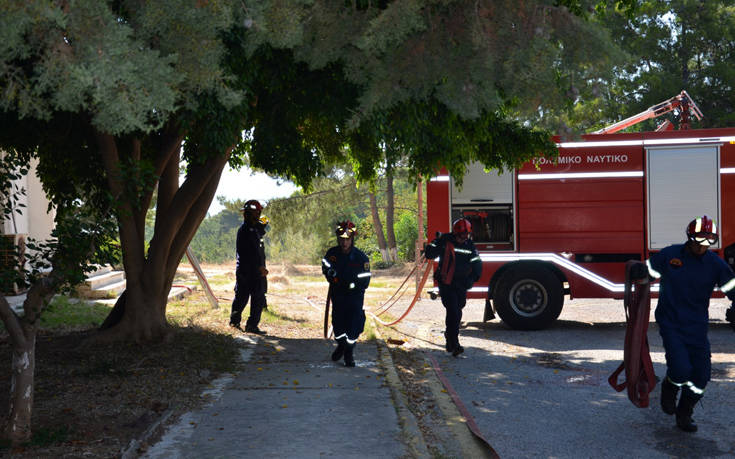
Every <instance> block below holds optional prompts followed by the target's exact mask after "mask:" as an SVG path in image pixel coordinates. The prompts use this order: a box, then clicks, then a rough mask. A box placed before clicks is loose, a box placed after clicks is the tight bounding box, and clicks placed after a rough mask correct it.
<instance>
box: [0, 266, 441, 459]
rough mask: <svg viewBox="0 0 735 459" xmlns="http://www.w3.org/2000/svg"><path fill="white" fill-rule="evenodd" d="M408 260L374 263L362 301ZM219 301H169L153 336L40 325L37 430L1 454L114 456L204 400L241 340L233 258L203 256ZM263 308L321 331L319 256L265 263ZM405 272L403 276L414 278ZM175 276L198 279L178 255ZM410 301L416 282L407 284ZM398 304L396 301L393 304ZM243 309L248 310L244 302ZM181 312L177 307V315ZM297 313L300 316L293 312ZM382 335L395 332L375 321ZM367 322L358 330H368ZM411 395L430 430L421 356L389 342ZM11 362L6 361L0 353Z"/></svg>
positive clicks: (231, 363)
mask: <svg viewBox="0 0 735 459" xmlns="http://www.w3.org/2000/svg"><path fill="white" fill-rule="evenodd" d="M411 267H412V266H411V265H406V266H400V267H395V268H392V269H387V270H380V271H378V272H375V271H374V276H373V280H372V282H371V288H369V289H368V292H367V295H366V309H368V310H370V309H373V310H374V309H375V308H377V307H379V306H380V304H382V302H383V301H385V300H386V299H388V298H389V297H390V296H391V295H392V294H393V293H394V292H395V291H396V288H397V287H398V286H399V285H400V284H401V282H403V280H404V279H405V278H406V275H407V274H408V273H409V272H410V270H411ZM203 268H204V270H205V273H207V277H208V281H209V283H210V285H211V286H212V288H213V290H214V293H215V296H216V297H217V298H218V300H219V303H220V308H219V310H211V309H209V308H208V307H207V303H206V298H205V296H204V295H203V293H202V292H201V290H198V291H195V293H193V294H192V295H190V296H189V297H187V298H185V299H184V300H183V301H181V302H175V303H170V304H169V309H168V311H173V312H169V315H175V316H176V320H175V321H174V322H175V323H176V324H175V325H174V330H175V333H174V338H173V340H172V341H171V342H170V343H160V344H153V345H134V344H118V345H109V346H99V345H97V346H86V345H85V339H86V338H88V337H89V336H91V335H92V334H94V332H95V331H94V330H93V329H90V330H83V331H74V332H60V331H58V330H56V331H55V330H42V331H41V332H40V333H39V336H38V342H37V350H36V386H35V394H34V397H35V400H34V411H33V421H32V424H33V430H34V439H33V442H32V443H31V444H29V445H25V446H23V447H18V448H15V449H13V450H10V449H9V447H8V445H1V444H0V456H4V455H9V456H10V457H13V458H52V457H53V458H58V457H99V458H113V457H120V455H121V454H122V453H123V452H124V451H126V450H128V449H129V446H130V444H131V441H132V440H135V439H138V438H140V437H141V435H143V434H144V432H146V430H147V429H149V427H150V426H151V425H153V424H154V423H156V422H157V421H158V420H159V419H160V418H161V417H162V416H164V415H166V416H169V415H170V416H173V417H176V416H177V415H180V414H182V413H184V412H186V411H187V410H189V409H191V408H192V407H194V406H196V405H198V404H200V403H203V399H202V397H201V394H202V391H203V390H204V389H205V388H206V387H207V386H208V384H209V383H211V382H212V381H213V380H214V379H215V378H217V377H218V376H220V375H221V374H223V373H227V372H233V371H236V370H237V367H238V363H237V352H238V347H237V346H238V344H237V342H236V340H235V339H233V332H234V333H240V332H237V331H235V330H232V329H231V328H229V327H228V326H227V317H228V315H229V307H230V302H231V300H232V296H233V293H232V288H233V287H234V273H233V272H232V271H231V269H232V267H230V266H203ZM269 270H270V271H271V273H270V274H269V294H268V303H269V308H268V312H267V313H266V314H264V317H263V320H262V321H261V328H264V329H266V330H267V331H268V333H269V335H271V336H280V337H288V338H313V339H322V333H323V313H324V302H325V301H324V300H325V294H326V283H325V282H324V280H323V278H322V277H321V271H320V269H319V267H318V266H291V265H289V266H271V267H269ZM412 282H413V281H412V280H411V281H409V282H408V283H407V284H408V285H414V284H413V283H412ZM175 283H183V284H188V285H196V284H197V281H196V278H195V277H194V275H193V271H192V270H191V268H190V267H188V266H187V265H182V267H181V269H180V274H179V276H178V277H177V280H176V281H175ZM404 296H405V298H402V299H401V300H400V301H402V302H404V303H405V302H407V301H410V297H412V296H413V289H409V290H406V292H405V293H404ZM399 309H400V307H399V306H397V307H396V310H399ZM246 312H247V310H246ZM182 314H183V315H182ZM293 319H298V320H293ZM379 335H380V337H381V338H382V339H389V338H391V336H395V337H396V338H397V339H400V334H394V333H393V332H392V331H391V330H390V329H386V328H383V327H381V330H380V333H379ZM374 337H375V333H374V332H371V331H370V329H369V327H368V330H366V333H365V335H364V336H363V337H362V338H361V339H372V338H374ZM391 347H392V348H393V349H392V353H393V355H394V360H395V363H396V368H397V369H398V372H399V376H400V377H401V378H402V380H403V381H404V384H406V389H407V390H406V391H405V392H406V393H407V394H408V398H409V405H410V408H411V409H412V411H414V412H415V414H416V415H417V417H418V418H419V419H420V420H423V419H425V421H420V424H421V426H420V427H421V428H422V430H426V431H427V433H425V435H428V436H429V438H431V434H430V433H428V432H429V431H430V430H431V429H432V428H433V426H436V425H437V424H438V423H439V420H438V418H437V416H438V415H437V412H436V410H435V408H434V406H433V404H432V403H431V401H430V400H429V398H430V395H429V394H428V393H427V391H426V390H425V388H424V387H423V385H422V382H421V378H422V376H421V370H422V368H421V367H422V366H423V365H424V363H423V361H422V360H421V359H420V358H419V359H417V358H416V357H415V356H413V355H412V354H411V352H405V351H403V350H401V348H400V346H395V345H393V346H391ZM0 355H5V356H8V357H9V356H10V351H9V343H8V339H7V336H4V335H2V333H1V332H0ZM5 365H7V366H6V368H9V365H10V362H9V358H8V361H6V363H5ZM8 373H9V371H6V372H0V413H2V416H3V418H4V417H5V416H6V415H7V402H8V400H7V394H8V393H9V375H8Z"/></svg>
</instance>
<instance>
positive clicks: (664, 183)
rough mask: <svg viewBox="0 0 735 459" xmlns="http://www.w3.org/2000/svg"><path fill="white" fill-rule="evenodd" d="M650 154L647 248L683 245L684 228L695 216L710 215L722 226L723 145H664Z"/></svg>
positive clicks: (653, 149)
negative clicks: (721, 180)
mask: <svg viewBox="0 0 735 459" xmlns="http://www.w3.org/2000/svg"><path fill="white" fill-rule="evenodd" d="M647 151H648V155H647V156H648V164H647V181H646V182H647V186H648V190H647V191H648V248H649V249H653V250H658V249H662V248H664V247H666V246H668V245H671V244H680V243H682V242H684V241H685V239H686V236H685V235H684V229H685V228H686V226H687V224H688V223H689V222H690V221H692V219H693V218H694V217H696V216H701V215H708V216H710V217H712V218H714V219H715V221H716V222H717V223H718V224H719V222H720V221H721V219H720V172H719V165H720V146H719V145H694V146H693V145H687V146H663V147H649V148H648V149H647ZM718 244H719V243H718ZM714 248H719V245H717V246H715V247H714Z"/></svg>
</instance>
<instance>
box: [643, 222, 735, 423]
mask: <svg viewBox="0 0 735 459" xmlns="http://www.w3.org/2000/svg"><path fill="white" fill-rule="evenodd" d="M686 236H687V241H686V242H685V243H684V244H675V245H671V246H669V247H666V248H664V249H662V250H661V251H660V252H658V253H655V254H653V255H651V257H650V258H649V259H648V261H647V262H646V264H647V265H648V273H649V274H650V276H651V277H653V278H659V279H661V285H660V289H659V298H658V305H657V306H656V322H657V323H658V325H659V333H660V334H661V338H662V340H663V345H664V349H665V350H666V377H665V378H664V381H663V382H662V384H661V408H662V409H663V411H664V412H665V413H667V414H671V415H673V414H676V425H677V426H678V427H679V428H680V429H681V430H683V431H685V432H695V431H696V430H697V425H696V424H695V423H694V421H693V420H692V413H693V412H694V405H695V404H696V403H697V401H699V399H701V398H702V395H703V394H704V389H705V387H706V386H707V383H708V382H709V380H710V373H711V367H712V364H711V356H710V343H709V339H708V337H707V331H708V327H709V312H708V308H709V300H710V296H711V295H712V291H713V290H714V288H715V286H719V288H720V290H721V291H722V292H723V293H724V294H726V295H727V297H728V298H729V299H730V300H735V274H733V271H732V269H731V268H730V266H729V265H728V264H727V263H726V262H725V261H724V260H723V259H722V258H720V257H719V256H718V255H717V254H716V253H714V252H711V251H710V250H709V248H710V247H711V246H712V245H714V244H716V243H717V240H718V235H717V225H716V224H715V222H714V221H713V220H712V219H711V218H709V217H708V216H706V215H704V216H702V217H697V218H695V219H694V220H692V221H691V222H690V223H689V225H687V228H686ZM680 391H681V397H680V398H679V401H678V404H677V395H678V394H679V392H680Z"/></svg>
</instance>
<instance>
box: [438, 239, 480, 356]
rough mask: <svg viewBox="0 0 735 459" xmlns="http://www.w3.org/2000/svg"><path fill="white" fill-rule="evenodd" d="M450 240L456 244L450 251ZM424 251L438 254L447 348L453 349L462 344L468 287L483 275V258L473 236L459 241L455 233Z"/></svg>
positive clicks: (439, 283) (439, 282)
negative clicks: (461, 328) (460, 338)
mask: <svg viewBox="0 0 735 459" xmlns="http://www.w3.org/2000/svg"><path fill="white" fill-rule="evenodd" d="M448 243H449V244H451V247H453V249H451V250H449V251H447V244H448ZM424 254H425V256H426V258H437V257H439V265H438V267H437V270H436V272H435V273H434V279H435V280H436V282H437V284H438V285H439V295H440V296H441V299H442V305H444V309H446V318H445V325H446V331H445V332H444V335H445V337H446V340H447V350H448V351H451V350H452V349H454V348H456V347H458V346H459V324H460V322H461V321H462V309H463V308H464V306H465V304H466V303H467V290H469V289H470V288H472V285H473V284H474V283H475V282H477V281H478V280H479V279H480V276H481V275H482V260H481V259H480V254H479V253H477V249H476V248H475V244H474V243H473V242H472V241H471V240H469V239H467V240H466V241H464V242H463V243H461V244H458V243H457V239H456V238H455V237H454V234H452V233H447V234H443V235H442V236H441V237H439V238H437V239H434V240H433V241H432V242H431V243H430V244H429V245H427V246H426V250H425V252H424ZM447 258H448V259H447ZM443 273H444V274H445V275H442V274H443Z"/></svg>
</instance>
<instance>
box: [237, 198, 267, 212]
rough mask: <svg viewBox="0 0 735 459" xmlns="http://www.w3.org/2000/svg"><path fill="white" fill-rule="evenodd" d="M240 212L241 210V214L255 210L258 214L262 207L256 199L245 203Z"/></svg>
mask: <svg viewBox="0 0 735 459" xmlns="http://www.w3.org/2000/svg"><path fill="white" fill-rule="evenodd" d="M240 210H242V211H243V212H248V211H253V210H257V211H258V212H260V211H262V210H263V206H262V205H261V204H260V202H259V201H258V200H257V199H251V200H249V201H247V202H246V203H245V204H244V205H243V206H242V209H240Z"/></svg>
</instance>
